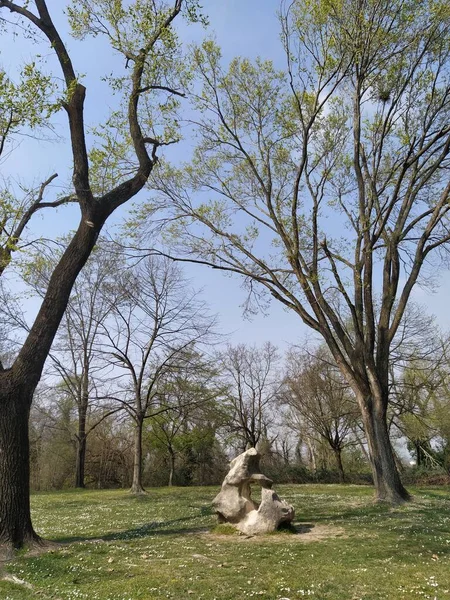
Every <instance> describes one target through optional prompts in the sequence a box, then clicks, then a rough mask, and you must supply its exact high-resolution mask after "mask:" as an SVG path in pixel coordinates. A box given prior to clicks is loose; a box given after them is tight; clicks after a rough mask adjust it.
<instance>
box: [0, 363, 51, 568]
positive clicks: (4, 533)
mask: <svg viewBox="0 0 450 600" xmlns="http://www.w3.org/2000/svg"><path fill="white" fill-rule="evenodd" d="M30 388H32V389H30ZM33 392H34V387H33V386H32V385H29V384H26V383H21V384H19V385H18V384H17V382H14V381H13V379H12V377H11V376H10V372H4V373H0V517H1V518H0V555H1V556H8V555H9V553H10V551H11V550H12V548H21V547H22V546H23V545H27V546H29V545H34V544H38V543H40V542H41V539H40V537H39V536H38V535H37V534H36V533H35V531H34V529H33V525H32V523H31V515H30V483H29V480H30V464H29V456H30V453H29V452H30V447H29V437H28V417H29V412H30V406H31V399H32V397H33Z"/></svg>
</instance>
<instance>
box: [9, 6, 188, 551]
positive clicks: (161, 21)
mask: <svg viewBox="0 0 450 600" xmlns="http://www.w3.org/2000/svg"><path fill="white" fill-rule="evenodd" d="M195 4H196V3H195V0H193V1H192V2H189V1H188V0H174V1H173V2H172V3H166V2H162V1H159V0H157V1H155V2H151V3H142V2H134V3H131V4H129V3H126V4H125V3H123V2H121V1H119V2H113V3H111V2H109V0H74V2H72V4H71V6H70V8H69V10H68V14H69V17H70V22H71V25H72V30H73V32H74V34H75V36H76V37H78V38H80V39H83V38H84V37H85V36H88V35H94V36H98V35H104V36H106V38H107V39H108V40H109V42H110V44H111V46H112V48H113V49H114V51H115V52H117V53H118V55H119V57H121V60H122V65H121V66H125V67H126V70H124V69H122V70H121V69H120V65H116V66H117V68H116V70H115V72H114V73H113V75H112V77H111V79H110V82H111V85H112V86H113V88H114V90H115V91H117V92H118V93H119V94H120V96H121V99H122V102H121V104H120V107H119V108H118V110H117V111H115V112H114V113H113V117H114V118H115V119H116V121H117V120H118V121H119V122H120V128H117V127H116V130H115V134H114V135H115V140H116V146H117V144H119V142H120V146H121V150H122V154H124V155H125V156H124V157H123V158H124V160H126V162H127V168H126V171H124V170H121V169H120V168H119V167H117V169H115V171H114V176H113V177H109V179H106V178H105V177H103V179H101V178H100V177H99V173H100V172H104V171H105V169H106V165H108V164H109V165H111V164H112V163H114V162H115V161H114V160H112V158H113V157H112V154H113V152H112V150H111V147H110V146H108V145H107V144H104V145H103V146H102V147H101V151H99V150H98V148H97V151H96V152H91V154H90V155H89V149H88V144H87V137H86V129H85V123H84V107H85V98H86V88H85V86H84V85H83V84H82V83H81V81H80V76H79V75H78V74H77V71H76V67H75V65H74V63H73V62H72V59H71V56H70V54H69V51H68V49H67V46H66V44H65V42H64V41H63V37H62V35H61V33H60V32H59V31H58V29H57V28H56V26H55V23H54V21H53V19H52V16H51V14H50V11H49V8H48V6H47V3H46V2H45V0H35V1H34V2H33V3H32V2H28V1H26V2H25V1H24V2H14V1H10V0H1V1H0V15H1V18H2V19H3V26H5V27H9V26H11V27H12V28H15V31H16V32H17V33H18V35H21V34H22V33H24V32H25V35H27V34H28V32H29V31H31V32H33V34H34V33H37V37H38V38H39V36H40V39H41V40H43V41H42V43H43V44H44V46H45V45H47V47H48V46H49V47H50V48H51V52H52V53H54V55H55V57H56V59H57V62H58V64H59V67H60V70H61V73H62V79H61V78H56V77H55V78H53V79H52V81H53V82H54V83H55V84H56V83H57V82H61V83H60V88H58V91H57V92H56V93H57V94H58V97H57V98H55V101H54V104H55V106H56V107H57V108H61V109H62V110H64V111H65V113H66V115H67V119H68V125H69V135H70V144H71V150H72V169H73V170H72V184H73V194H71V196H74V198H75V199H76V202H77V204H78V206H79V208H80V212H81V219H80V222H79V225H78V227H77V229H76V231H75V233H74V235H73V237H72V239H71V241H70V243H69V244H68V246H67V248H66V250H65V251H64V253H63V255H62V256H61V259H60V260H59V262H58V264H57V265H56V267H55V269H54V271H53V274H52V276H51V278H50V281H49V284H48V288H47V291H46V294H45V297H44V299H43V301H42V304H41V307H40V310H39V312H38V314H37V316H36V318H35V320H34V323H33V325H32V326H31V329H30V331H29V333H28V335H27V336H26V339H25V341H24V343H23V345H22V347H21V349H20V351H19V352H18V354H17V357H16V358H15V360H14V362H13V363H12V365H11V366H10V367H7V368H5V367H4V366H2V365H0V446H1V449H2V452H1V455H0V456H1V458H0V486H1V491H2V493H1V494H0V544H2V547H3V548H5V550H6V551H9V550H10V549H11V548H13V547H21V546H23V545H24V544H33V543H36V542H39V536H38V535H37V534H36V533H35V531H34V529H33V526H32V523H31V516H30V501H29V439H28V416H29V412H30V405H31V402H32V397H33V392H34V390H35V388H36V386H37V384H38V382H39V379H40V377H41V373H42V369H43V367H44V363H45V360H46V358H47V356H48V354H49V352H50V348H51V345H52V342H53V339H54V337H55V334H56V332H57V329H58V326H59V324H60V322H61V319H62V317H63V314H64V310H65V308H66V306H67V303H68V301H69V297H70V293H71V290H72V286H73V284H74V282H75V280H76V278H77V276H78V274H79V272H80V271H81V269H82V267H83V266H84V264H85V263H86V261H87V259H88V257H89V255H90V253H91V251H92V249H93V247H94V245H95V243H96V240H97V238H98V236H99V233H100V231H101V229H102V227H103V225H104V223H105V222H106V220H107V219H108V217H109V216H110V215H111V214H112V213H113V212H114V211H115V210H116V209H117V208H118V207H119V206H121V205H123V204H124V203H125V202H127V201H128V200H130V199H131V198H132V197H134V196H135V195H136V194H137V193H138V192H139V191H140V190H141V189H142V188H143V186H144V185H145V183H146V181H147V179H148V177H149V175H150V173H151V171H152V169H153V167H154V164H155V161H156V155H157V151H158V148H159V147H160V146H161V145H163V144H164V143H167V142H170V141H173V137H171V133H173V128H172V130H171V131H167V130H166V131H163V129H164V127H163V126H162V127H159V126H158V125H160V124H161V118H162V116H163V115H164V114H165V113H166V114H168V115H170V114H172V113H171V110H170V106H168V104H169V105H170V104H171V105H172V106H173V102H172V100H171V99H172V98H174V97H176V95H177V90H176V79H177V74H178V73H179V70H180V69H179V66H178V59H179V50H178V43H177V39H176V35H175V33H174V31H173V22H174V21H175V19H176V18H177V17H178V15H179V14H180V13H181V12H182V11H183V10H185V11H186V10H187V11H188V14H189V15H190V17H191V18H192V19H195V18H196V11H195ZM6 14H8V17H7V18H4V16H5V15H6ZM11 19H12V21H11ZM39 52H40V48H39V47H37V52H36V54H37V55H39ZM45 53H46V52H45ZM36 60H38V58H36ZM118 60H119V61H120V58H119V59H118ZM85 66H86V65H83V67H82V68H83V69H84V68H85ZM161 94H162V95H164V97H165V98H166V99H167V98H169V102H168V103H167V102H165V101H164V100H163V99H159V100H158V96H160V95H161ZM33 106H34V104H33V102H31V103H30V110H32V108H33ZM152 109H154V110H153V111H152ZM161 115H162V116H161ZM3 116H4V115H2V119H3ZM113 117H111V116H110V117H109V118H108V119H107V121H106V127H104V128H102V131H103V132H105V131H106V130H107V128H108V125H109V126H111V124H112V120H113ZM163 121H164V119H163ZM115 125H117V123H116V124H115ZM10 129H11V128H10ZM6 134H8V131H6ZM2 135H3V134H2ZM167 136H169V137H167ZM93 150H95V148H93ZM102 169H103V170H102ZM100 183H101V185H100ZM38 199H39V198H38ZM12 236H13V237H12V240H11V244H9V242H8V241H7V242H8V243H7V245H6V253H7V256H6V258H5V251H3V253H2V265H3V266H4V265H5V264H8V261H9V258H10V248H9V247H8V244H9V246H11V245H12V247H15V245H16V240H15V238H16V237H17V236H16V235H15V234H14V232H13V234H12ZM4 250H5V249H4ZM8 253H9V254H8Z"/></svg>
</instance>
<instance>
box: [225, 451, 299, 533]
mask: <svg viewBox="0 0 450 600" xmlns="http://www.w3.org/2000/svg"><path fill="white" fill-rule="evenodd" d="M260 458H261V456H260V454H258V452H257V451H256V450H255V448H250V450H247V451H246V452H243V453H242V454H240V455H239V456H237V457H236V458H235V459H233V460H232V461H231V463H230V470H229V472H228V474H227V476H226V477H225V479H224V481H223V483H222V489H221V490H220V492H219V494H217V496H216V497H215V498H214V500H213V508H214V510H215V512H216V513H217V515H218V518H219V523H230V524H231V525H233V526H234V527H236V529H238V530H239V531H242V533H245V534H246V535H258V534H262V533H269V532H271V531H275V529H277V527H278V526H279V525H280V524H281V523H290V522H291V521H293V519H294V516H295V513H294V508H293V506H291V505H290V504H287V502H284V500H280V498H279V497H278V496H277V494H276V493H275V492H274V491H273V490H272V489H271V488H272V483H273V482H272V481H271V480H270V479H268V478H267V477H266V476H265V475H263V474H262V473H261V471H260V468H259V460H260ZM252 484H255V485H259V486H261V503H260V504H258V503H257V502H255V501H254V500H253V499H252V493H251V485H252Z"/></svg>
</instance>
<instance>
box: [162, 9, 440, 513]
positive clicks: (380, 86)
mask: <svg viewBox="0 0 450 600" xmlns="http://www.w3.org/2000/svg"><path fill="white" fill-rule="evenodd" d="M281 28H282V38H283V42H284V47H285V51H286V60H287V68H286V70H284V71H277V70H276V69H275V67H274V65H273V64H272V62H270V61H267V60H261V59H259V60H257V61H256V62H254V63H252V62H251V61H249V60H247V59H234V60H233V61H232V62H231V63H230V65H229V68H228V69H225V68H224V67H223V65H222V59H221V53H220V50H219V48H218V47H217V46H216V45H215V44H214V43H213V42H206V43H204V44H203V45H202V46H201V47H199V48H197V49H196V50H194V53H193V65H194V69H195V71H196V74H197V76H198V79H199V83H198V85H199V87H200V86H201V88H200V89H201V91H200V92H199V93H197V94H196V95H195V94H194V96H195V109H196V110H197V117H196V118H194V119H193V120H194V121H195V122H196V124H197V135H198V138H199V143H198V146H197V148H196V150H195V154H194V159H193V160H192V161H191V162H190V163H189V164H183V165H182V167H181V168H180V169H178V168H175V167H170V166H168V167H167V168H161V169H158V170H155V173H154V175H155V178H154V181H153V182H152V183H153V185H154V187H155V189H156V190H158V191H159V193H158V194H157V195H156V198H155V200H154V201H153V202H152V204H151V206H152V209H154V208H155V206H158V204H160V205H162V206H163V207H164V209H165V210H167V209H169V211H170V212H171V215H172V221H171V229H170V231H171V233H172V234H173V239H174V240H175V241H174V246H175V248H176V249H178V250H179V251H180V253H181V252H186V251H187V252H188V258H189V259H193V260H197V261H198V262H201V263H205V264H207V265H210V266H212V267H214V268H216V269H223V270H226V271H231V272H234V273H238V274H240V275H242V276H243V277H244V278H245V280H246V281H247V282H251V283H253V285H252V286H251V287H250V289H251V290H252V291H253V292H254V291H255V290H256V289H259V290H263V289H265V290H268V291H269V292H270V294H271V295H272V296H273V297H274V298H276V299H277V300H278V301H280V302H282V303H283V304H284V305H285V306H286V307H288V308H289V309H291V310H292V311H293V312H294V313H296V314H297V315H298V316H299V317H300V318H301V319H302V320H303V322H304V323H305V324H306V325H308V326H309V327H310V328H312V329H313V330H314V331H316V332H317V333H319V334H320V335H321V336H322V337H323V339H324V340H325V342H326V344H327V346H328V348H329V349H330V351H331V353H332V355H333V357H334V359H335V361H336V363H337V364H338V366H339V368H340V370H341V372H342V373H343V375H344V377H345V378H346V381H347V382H348V384H349V385H350V386H351V388H352V390H353V392H354V394H355V397H356V399H357V402H358V405H359V408H360V411H361V415H362V419H363V423H364V428H365V433H366V437H367V441H368V448H369V453H370V461H371V467H372V472H373V478H374V482H375V487H376V497H377V499H378V500H379V501H388V502H392V503H400V502H402V501H405V500H407V499H408V498H409V494H408V492H407V491H406V489H405V488H404V486H403V485H402V482H401V479H400V476H399V473H398V471H397V468H396V464H395V459H394V454H393V450H392V446H391V442H390V439H389V432H388V427H387V418H386V415H387V409H388V405H389V358H390V350H391V345H392V342H393V340H394V337H395V335H396V333H397V331H398V329H399V326H400V324H401V322H402V317H403V315H404V312H405V308H406V306H407V305H408V302H409V300H410V297H411V292H412V290H413V288H414V286H415V285H416V284H417V282H418V281H419V277H420V275H421V273H422V272H423V271H424V269H425V268H426V265H430V264H434V265H435V266H436V265H437V264H438V262H439V259H440V253H439V249H443V248H445V247H446V245H447V244H448V242H449V240H450V230H449V227H448V223H449V221H448V216H449V210H450V203H449V197H450V183H449V180H448V170H449V167H450V125H449V123H450V75H449V67H450V60H449V55H450V44H449V36H450V12H449V10H448V3H446V2H443V1H437V2H424V3H421V4H420V7H419V5H418V4H417V2H415V1H412V0H394V1H391V0H381V1H379V0H364V1H363V0H349V1H346V2H341V1H340V0H314V1H313V2H309V1H306V0H293V1H292V2H287V3H284V4H283V6H282V14H281ZM197 89H198V88H197ZM330 217H331V218H330ZM433 261H434V263H433ZM255 284H259V286H258V285H255Z"/></svg>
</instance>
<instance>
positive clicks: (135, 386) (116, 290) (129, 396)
mask: <svg viewBox="0 0 450 600" xmlns="http://www.w3.org/2000/svg"><path fill="white" fill-rule="evenodd" d="M109 303H110V316H109V319H108V321H107V322H105V323H104V324H103V353H104V356H105V358H107V359H108V361H109V364H110V366H111V367H112V368H113V369H114V378H113V380H112V384H111V390H110V391H109V393H108V396H107V397H108V398H110V399H113V400H115V401H116V402H118V403H119V404H120V405H121V406H122V407H123V408H124V409H125V410H126V411H127V413H128V414H129V416H130V417H131V419H132V420H133V425H134V469H133V482H132V486H131V490H130V491H131V492H132V493H134V494H140V493H143V492H144V488H143V486H142V431H143V424H144V420H145V419H148V418H150V417H152V416H156V415H157V414H161V413H163V412H166V411H167V410H170V407H168V406H165V405H164V403H162V404H161V402H160V401H158V398H159V394H160V392H161V393H163V389H161V386H163V381H164V379H165V378H166V377H167V374H168V373H170V372H176V371H178V370H179V369H181V370H185V369H186V368H187V367H188V365H189V368H190V369H191V370H192V371H195V370H196V369H199V368H201V366H202V365H201V361H199V360H197V354H196V352H195V351H194V350H195V347H196V345H201V344H202V343H207V342H208V341H209V340H210V339H211V335H212V333H213V328H214V323H215V322H214V319H213V318H211V317H210V316H209V314H208V311H207V308H206V305H205V304H204V303H203V302H202V301H200V299H199V296H198V292H196V291H195V290H192V289H190V288H189V287H188V284H187V282H186V281H185V280H184V279H183V276H182V273H181V271H180V269H179V268H178V266H177V265H175V264H173V262H172V261H169V260H168V259H158V258H156V257H153V258H148V259H146V260H145V261H144V262H141V263H139V264H138V265H137V266H136V267H135V268H134V269H132V268H129V269H128V270H127V271H126V272H124V273H123V275H122V277H118V281H117V284H116V285H115V286H114V287H112V288H111V290H110V293H109Z"/></svg>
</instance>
